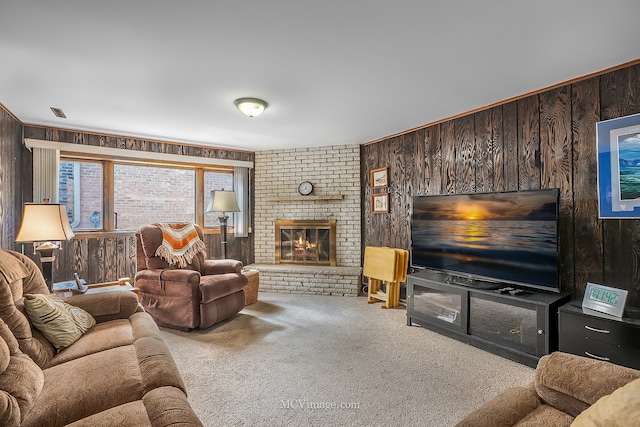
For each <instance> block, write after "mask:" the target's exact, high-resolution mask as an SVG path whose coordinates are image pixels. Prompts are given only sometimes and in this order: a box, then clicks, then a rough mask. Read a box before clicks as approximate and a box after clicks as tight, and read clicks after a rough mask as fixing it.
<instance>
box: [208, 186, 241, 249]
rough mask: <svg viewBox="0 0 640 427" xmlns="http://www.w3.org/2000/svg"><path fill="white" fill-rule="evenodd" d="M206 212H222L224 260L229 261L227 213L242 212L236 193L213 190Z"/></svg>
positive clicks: (221, 228)
mask: <svg viewBox="0 0 640 427" xmlns="http://www.w3.org/2000/svg"><path fill="white" fill-rule="evenodd" d="M205 212H221V213H222V215H221V216H219V217H218V219H219V220H220V234H221V236H222V258H223V259H227V219H229V216H228V215H227V212H240V207H239V206H238V201H237V200H236V193H235V191H225V190H213V191H212V192H211V197H210V198H209V204H208V205H207V209H206V210H205Z"/></svg>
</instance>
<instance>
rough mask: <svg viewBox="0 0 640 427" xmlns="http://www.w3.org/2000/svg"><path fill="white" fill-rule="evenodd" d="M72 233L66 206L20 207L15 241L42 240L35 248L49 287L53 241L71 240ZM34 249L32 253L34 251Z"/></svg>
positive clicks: (30, 205) (32, 204)
mask: <svg viewBox="0 0 640 427" xmlns="http://www.w3.org/2000/svg"><path fill="white" fill-rule="evenodd" d="M73 236H74V234H73V231H72V230H71V226H70V225H69V220H68V219H67V212H66V206H65V205H63V204H58V203H25V204H24V206H23V209H22V223H21V224H20V229H19V230H18V234H17V235H16V240H15V242H16V243H34V244H35V242H42V244H41V245H40V246H38V247H36V248H35V251H37V252H38V253H39V254H40V263H41V268H42V275H43V276H44V279H45V281H46V283H47V286H48V287H49V290H51V289H52V288H53V261H54V260H55V259H56V258H55V254H54V252H55V250H56V249H58V248H59V246H58V245H56V244H55V243H53V242H54V241H61V240H71V238H73ZM35 251H34V253H35Z"/></svg>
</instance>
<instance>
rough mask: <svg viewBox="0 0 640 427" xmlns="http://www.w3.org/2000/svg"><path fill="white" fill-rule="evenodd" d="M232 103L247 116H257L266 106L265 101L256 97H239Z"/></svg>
mask: <svg viewBox="0 0 640 427" xmlns="http://www.w3.org/2000/svg"><path fill="white" fill-rule="evenodd" d="M234 104H236V107H238V110H240V112H241V113H242V114H244V115H245V116H247V117H257V116H259V115H260V114H262V112H263V111H264V110H265V108H267V105H268V104H267V103H266V102H264V101H263V100H262V99H258V98H239V99H236V100H235V102H234Z"/></svg>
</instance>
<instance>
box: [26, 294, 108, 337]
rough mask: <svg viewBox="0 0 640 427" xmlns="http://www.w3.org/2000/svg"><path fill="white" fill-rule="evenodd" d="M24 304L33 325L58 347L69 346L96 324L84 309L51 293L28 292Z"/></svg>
mask: <svg viewBox="0 0 640 427" xmlns="http://www.w3.org/2000/svg"><path fill="white" fill-rule="evenodd" d="M24 306H25V310H26V311H27V314H28V315H29V319H31V323H33V326H34V327H36V328H37V329H38V330H39V331H40V332H42V334H43V335H44V336H45V337H46V338H47V339H48V340H49V342H50V343H51V344H53V346H54V347H55V348H57V349H60V348H62V347H69V346H70V345H71V344H73V343H74V342H76V341H77V340H78V338H80V337H81V336H82V335H83V334H84V333H85V332H87V331H88V330H89V329H90V328H91V327H92V326H93V325H95V324H96V321H95V319H94V318H93V316H91V315H90V314H89V313H87V312H86V311H84V310H83V309H81V308H79V307H74V306H72V305H70V304H67V303H66V302H64V301H61V300H60V299H59V298H57V297H53V296H50V295H42V294H27V295H25V296H24Z"/></svg>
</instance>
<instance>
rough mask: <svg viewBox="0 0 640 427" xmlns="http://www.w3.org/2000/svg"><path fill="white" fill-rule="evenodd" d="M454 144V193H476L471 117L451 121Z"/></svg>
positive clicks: (474, 150) (474, 153)
mask: <svg viewBox="0 0 640 427" xmlns="http://www.w3.org/2000/svg"><path fill="white" fill-rule="evenodd" d="M453 133H454V144H455V147H456V148H455V153H456V160H455V171H456V179H455V185H454V189H455V193H458V194H465V193H475V192H476V168H477V164H476V161H477V158H476V142H475V136H474V120H473V116H464V117H460V118H457V119H454V120H453Z"/></svg>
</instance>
